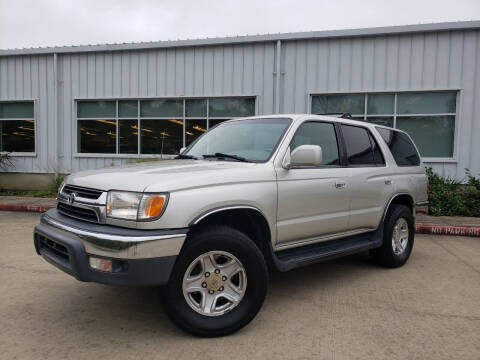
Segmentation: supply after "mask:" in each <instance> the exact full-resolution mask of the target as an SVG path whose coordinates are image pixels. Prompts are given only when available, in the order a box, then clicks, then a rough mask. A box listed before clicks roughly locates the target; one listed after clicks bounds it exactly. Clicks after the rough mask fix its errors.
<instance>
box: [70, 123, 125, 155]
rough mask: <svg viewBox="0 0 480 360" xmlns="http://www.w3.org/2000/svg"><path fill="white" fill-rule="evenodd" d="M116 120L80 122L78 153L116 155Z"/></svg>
mask: <svg viewBox="0 0 480 360" xmlns="http://www.w3.org/2000/svg"><path fill="white" fill-rule="evenodd" d="M115 133H116V123H115V120H78V152H79V153H98V154H103V153H105V154H114V153H115V152H116V135H115Z"/></svg>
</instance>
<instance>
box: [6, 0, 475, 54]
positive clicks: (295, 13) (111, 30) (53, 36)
mask: <svg viewBox="0 0 480 360" xmlns="http://www.w3.org/2000/svg"><path fill="white" fill-rule="evenodd" d="M479 19H480V0H394V1H393V0H357V1H355V0H294V1H286V0H235V1H231V0H211V1H210V0H203V1H199V0H197V1H186V0H0V49H10V48H25V47H45V46H65V45H87V44H106V43H109V44H110V43H125V42H141V41H158V40H177V39H197V38H205V37H219V36H237V35H254V34H267V33H283V32H296V31H311V30H333V29H348V28H365V27H377V26H391V25H405V24H420V23H436V22H447V21H465V20H479Z"/></svg>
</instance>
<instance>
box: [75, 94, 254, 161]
mask: <svg viewBox="0 0 480 360" xmlns="http://www.w3.org/2000/svg"><path fill="white" fill-rule="evenodd" d="M252 115H255V98H253V97H236V98H192V99H178V98H174V99H148V100H147V99H145V100H79V101H77V147H78V152H79V153H95V154H137V155H139V154H149V155H154V154H165V155H174V154H178V152H179V150H180V148H182V147H184V146H188V145H190V144H191V143H192V142H193V141H194V140H195V139H197V138H198V137H199V136H200V135H202V134H203V133H204V132H206V131H207V130H208V129H209V127H213V126H215V125H217V124H219V123H221V122H222V121H225V120H229V119H233V118H238V117H244V116H252ZM139 134H140V135H139Z"/></svg>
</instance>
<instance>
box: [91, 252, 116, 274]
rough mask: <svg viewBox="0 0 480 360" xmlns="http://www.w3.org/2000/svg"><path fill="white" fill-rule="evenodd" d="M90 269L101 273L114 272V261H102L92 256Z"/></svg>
mask: <svg viewBox="0 0 480 360" xmlns="http://www.w3.org/2000/svg"><path fill="white" fill-rule="evenodd" d="M89 260H90V267H91V268H92V269H95V270H99V271H108V272H112V271H113V270H112V269H113V267H112V260H107V259H100V258H96V257H93V256H90V258H89Z"/></svg>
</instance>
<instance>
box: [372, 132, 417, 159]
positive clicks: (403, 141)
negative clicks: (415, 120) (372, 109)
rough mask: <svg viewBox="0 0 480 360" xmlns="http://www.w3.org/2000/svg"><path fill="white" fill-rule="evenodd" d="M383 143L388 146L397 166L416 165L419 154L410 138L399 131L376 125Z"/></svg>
mask: <svg viewBox="0 0 480 360" xmlns="http://www.w3.org/2000/svg"><path fill="white" fill-rule="evenodd" d="M377 130H378V132H379V134H380V135H381V137H382V138H383V140H385V143H386V144H387V145H388V147H389V148H390V151H391V152H392V155H393V158H394V159H395V162H396V163H397V165H398V166H418V165H420V156H419V155H418V152H417V150H416V149H415V146H414V145H413V143H412V140H410V138H409V137H408V136H407V135H406V134H404V133H402V132H399V131H395V130H390V129H385V128H380V127H377Z"/></svg>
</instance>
